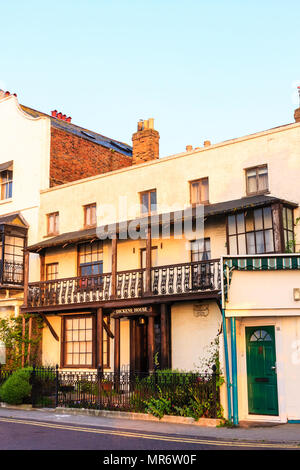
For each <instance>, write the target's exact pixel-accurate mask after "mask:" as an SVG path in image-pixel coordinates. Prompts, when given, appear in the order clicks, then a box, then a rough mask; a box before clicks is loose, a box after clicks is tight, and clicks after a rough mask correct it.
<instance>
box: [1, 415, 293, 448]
mask: <svg viewBox="0 0 300 470" xmlns="http://www.w3.org/2000/svg"><path fill="white" fill-rule="evenodd" d="M293 448H294V449H296V448H297V447H296V446H293V445H292V444H276V443H272V444H271V443H250V442H236V441H229V440H226V441H225V440H218V439H215V438H199V437H196V436H186V435H178V434H166V433H155V432H148V431H137V430H134V431H133V430H130V429H128V430H126V429H112V428H111V427H105V426H103V425H102V426H96V425H94V426H93V425H89V426H87V425H78V424H75V425H74V424H69V423H63V422H61V423H53V422H51V421H47V420H43V421H41V420H33V419H19V418H14V417H3V416H0V450H102V451H103V450H105V451H107V450H112V451H114V450H123V451H125V450H126V451H127V450H128V451H129V450H136V451H138V450H146V451H160V450H161V451H163V450H169V451H200V450H224V449H226V450H241V449H244V450H259V449H261V450H275V449H278V450H279V449H293ZM298 449H299V447H298Z"/></svg>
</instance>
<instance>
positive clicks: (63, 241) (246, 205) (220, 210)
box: [27, 195, 298, 252]
mask: <svg viewBox="0 0 300 470" xmlns="http://www.w3.org/2000/svg"><path fill="white" fill-rule="evenodd" d="M275 203H282V204H285V205H288V206H290V207H292V208H296V207H298V204H296V203H294V202H290V201H285V200H283V199H280V198H277V197H275V196H267V195H257V196H249V197H244V198H240V199H234V200H231V201H226V202H219V203H216V204H207V205H205V206H204V217H205V218H207V217H214V216H222V215H226V214H231V213H234V212H238V211H241V210H246V209H250V208H259V207H265V206H268V205H271V204H275ZM190 210H191V211H190V215H187V216H186V217H185V220H187V219H189V218H193V219H194V218H195V216H196V208H195V207H193V208H190ZM167 216H168V217H167ZM182 218H183V213H182V211H178V212H170V213H165V214H157V215H156V216H155V217H154V218H153V219H152V220H153V221H154V226H155V225H159V226H161V225H163V224H164V223H166V222H167V221H168V220H170V223H171V224H172V223H174V222H176V221H180V220H182ZM148 223H149V219H148V217H141V218H138V219H134V220H128V221H125V222H119V223H116V224H110V225H103V226H100V227H94V228H90V229H86V230H77V231H75V232H66V233H62V234H61V235H57V236H56V237H53V238H49V239H47V240H43V241H41V242H39V243H36V244H34V245H31V246H29V247H28V248H27V249H28V250H29V251H32V252H38V251H40V250H42V249H44V248H51V247H56V246H63V245H69V244H78V243H81V242H84V241H91V240H93V239H99V238H100V237H99V234H100V233H105V234H106V235H107V236H109V235H110V236H112V235H114V234H115V233H118V234H119V235H120V234H122V232H123V231H124V229H125V230H126V231H127V226H128V224H132V225H134V226H136V227H138V226H140V227H146V226H147V225H148ZM125 224H126V228H125Z"/></svg>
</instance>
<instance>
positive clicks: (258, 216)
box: [254, 209, 263, 230]
mask: <svg viewBox="0 0 300 470" xmlns="http://www.w3.org/2000/svg"><path fill="white" fill-rule="evenodd" d="M254 223H255V230H262V228H263V221H262V210H261V209H256V210H255V211H254Z"/></svg>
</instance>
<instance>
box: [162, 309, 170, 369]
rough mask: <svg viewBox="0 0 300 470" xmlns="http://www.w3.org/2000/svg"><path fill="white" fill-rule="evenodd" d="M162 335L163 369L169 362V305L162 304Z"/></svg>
mask: <svg viewBox="0 0 300 470" xmlns="http://www.w3.org/2000/svg"><path fill="white" fill-rule="evenodd" d="M160 335H161V336H160V337H161V360H160V361H161V364H160V367H161V369H167V368H168V366H169V364H168V362H169V361H168V356H169V354H168V331H167V305H166V304H161V306H160Z"/></svg>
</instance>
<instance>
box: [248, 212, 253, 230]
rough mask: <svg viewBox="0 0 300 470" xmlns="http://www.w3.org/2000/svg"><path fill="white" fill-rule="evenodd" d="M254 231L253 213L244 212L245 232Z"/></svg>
mask: <svg viewBox="0 0 300 470" xmlns="http://www.w3.org/2000/svg"><path fill="white" fill-rule="evenodd" d="M253 230H254V215H253V211H247V212H246V232H252V231H253Z"/></svg>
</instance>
